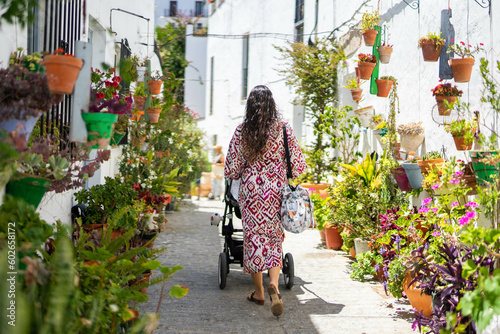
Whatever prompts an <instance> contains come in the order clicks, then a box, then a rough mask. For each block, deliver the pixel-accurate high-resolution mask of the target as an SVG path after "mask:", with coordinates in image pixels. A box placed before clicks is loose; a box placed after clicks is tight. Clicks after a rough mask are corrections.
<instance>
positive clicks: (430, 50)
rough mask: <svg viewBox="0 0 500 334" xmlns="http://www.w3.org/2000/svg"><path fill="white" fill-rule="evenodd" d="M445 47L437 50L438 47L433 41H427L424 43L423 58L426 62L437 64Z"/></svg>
mask: <svg viewBox="0 0 500 334" xmlns="http://www.w3.org/2000/svg"><path fill="white" fill-rule="evenodd" d="M442 48H443V46H440V47H439V48H438V49H436V45H435V44H434V43H433V42H432V41H425V42H423V43H422V56H423V57H424V61H427V62H436V61H438V60H439V54H440V53H441V49H442Z"/></svg>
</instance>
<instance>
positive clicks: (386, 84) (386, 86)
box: [375, 79, 394, 97]
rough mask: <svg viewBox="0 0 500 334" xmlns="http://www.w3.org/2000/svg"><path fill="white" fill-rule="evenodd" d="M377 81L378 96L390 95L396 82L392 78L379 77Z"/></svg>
mask: <svg viewBox="0 0 500 334" xmlns="http://www.w3.org/2000/svg"><path fill="white" fill-rule="evenodd" d="M375 82H376V83H377V89H378V91H377V96H379V97H387V96H389V92H390V91H391V88H392V85H393V84H394V82H393V81H392V80H383V79H377V80H375Z"/></svg>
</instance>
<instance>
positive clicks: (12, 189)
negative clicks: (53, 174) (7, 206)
mask: <svg viewBox="0 0 500 334" xmlns="http://www.w3.org/2000/svg"><path fill="white" fill-rule="evenodd" d="M51 184H52V181H51V180H49V179H46V178H43V177H38V176H35V175H29V174H21V173H15V174H14V175H13V176H12V178H11V179H10V181H9V183H7V188H6V193H7V194H9V195H12V196H13V197H17V198H22V199H24V200H25V201H26V202H27V203H28V204H31V205H33V206H34V207H35V208H37V207H38V205H39V204H40V202H41V201H42V198H43V195H45V193H46V192H47V189H49V187H50V185H51Z"/></svg>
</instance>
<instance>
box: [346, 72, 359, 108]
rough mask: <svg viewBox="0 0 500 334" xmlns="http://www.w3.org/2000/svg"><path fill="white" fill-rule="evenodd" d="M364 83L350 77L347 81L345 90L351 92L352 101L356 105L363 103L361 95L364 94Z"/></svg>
mask: <svg viewBox="0 0 500 334" xmlns="http://www.w3.org/2000/svg"><path fill="white" fill-rule="evenodd" d="M362 83H363V82H362V81H361V80H360V79H359V78H356V77H350V78H348V79H346V85H345V86H344V87H345V88H347V89H349V90H351V95H352V100H353V101H354V102H356V103H359V101H361V95H362V94H363V89H361V84H362Z"/></svg>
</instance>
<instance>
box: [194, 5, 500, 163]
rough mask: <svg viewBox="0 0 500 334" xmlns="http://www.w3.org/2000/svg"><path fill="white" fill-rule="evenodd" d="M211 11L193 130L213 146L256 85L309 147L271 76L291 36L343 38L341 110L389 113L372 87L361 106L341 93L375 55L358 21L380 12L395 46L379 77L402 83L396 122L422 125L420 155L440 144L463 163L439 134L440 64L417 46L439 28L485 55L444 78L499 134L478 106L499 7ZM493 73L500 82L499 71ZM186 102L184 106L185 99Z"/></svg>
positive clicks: (492, 57)
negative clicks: (483, 61) (480, 47)
mask: <svg viewBox="0 0 500 334" xmlns="http://www.w3.org/2000/svg"><path fill="white" fill-rule="evenodd" d="M210 6H211V7H210V8H209V13H210V16H209V24H208V43H207V57H206V69H207V72H206V84H205V87H204V91H205V101H206V102H205V104H206V106H205V113H204V114H203V116H204V117H203V119H202V120H200V121H199V126H200V127H201V128H203V129H204V130H205V131H206V133H207V139H208V140H209V142H214V143H217V144H220V145H222V146H223V149H224V150H227V146H228V143H229V141H230V138H231V136H232V133H233V131H234V129H235V127H236V126H237V125H238V124H239V123H241V121H242V119H243V116H244V111H245V103H246V99H245V98H246V95H247V94H248V92H249V91H250V90H251V88H252V87H254V86H255V85H259V84H264V85H267V86H269V88H270V89H271V90H272V92H273V95H274V97H275V100H276V102H277V104H278V106H279V107H280V110H281V111H282V113H283V116H284V118H285V120H287V121H288V122H290V123H291V124H292V125H293V127H294V130H295V132H296V134H297V136H298V137H299V139H301V142H302V143H307V142H310V140H311V136H312V130H311V128H310V127H309V126H307V119H306V120H305V119H304V115H303V108H302V107H301V106H294V105H293V103H292V101H293V99H294V97H295V96H294V91H293V87H288V86H286V85H285V82H284V78H283V77H282V76H281V75H280V74H279V73H278V71H277V69H283V64H282V63H280V61H279V60H278V59H279V57H280V54H279V52H278V51H277V50H276V49H275V48H274V46H275V45H277V46H285V45H286V44H287V43H288V42H293V41H295V40H297V39H301V40H302V41H303V42H304V43H307V42H308V40H309V38H311V40H312V41H313V42H314V40H315V38H316V37H317V38H321V37H326V36H331V37H336V38H337V39H340V41H341V42H342V43H344V46H345V47H346V50H347V51H348V53H349V54H350V55H349V56H350V58H349V59H348V61H347V66H346V67H340V68H339V78H338V85H339V86H338V92H339V94H338V101H339V102H338V106H343V105H352V106H353V107H354V108H355V109H356V108H359V107H365V106H370V105H372V106H374V108H375V111H376V113H381V114H382V115H383V116H385V117H387V116H388V113H389V100H388V99H387V98H380V97H377V96H376V95H371V94H369V90H370V87H369V86H370V83H369V82H366V83H364V84H363V85H362V87H361V88H363V90H364V91H363V100H362V101H361V102H360V105H359V106H358V105H356V104H355V103H354V102H353V100H352V98H351V94H350V91H349V90H348V89H346V88H344V87H342V86H343V85H344V84H345V78H347V77H349V76H352V75H354V73H355V67H356V62H355V60H356V59H357V55H358V53H372V48H371V47H367V46H365V45H364V43H363V42H362V39H361V31H360V26H359V22H360V21H361V17H362V14H363V13H364V12H365V11H373V10H377V9H379V11H380V15H381V25H382V26H383V37H382V38H383V41H386V42H387V43H388V44H391V45H393V46H394V52H393V54H392V58H391V61H390V63H389V64H380V74H379V75H380V76H385V75H390V76H393V77H395V78H396V79H397V80H398V95H399V98H400V113H399V114H397V116H396V122H397V124H405V123H409V122H420V121H422V122H423V125H424V127H425V133H426V139H425V141H424V143H423V145H422V146H421V148H420V149H419V151H418V152H417V154H423V153H425V152H428V151H431V150H441V149H442V148H443V147H444V148H445V149H446V153H447V156H457V157H459V158H461V159H464V158H466V157H465V156H464V153H462V152H458V151H456V149H455V145H454V142H453V138H452V136H451V135H450V134H448V133H446V132H445V131H444V127H443V122H444V121H446V120H447V119H446V118H444V117H443V116H438V114H437V108H436V101H435V99H434V97H433V96H432V93H431V89H432V88H434V87H435V86H436V85H437V84H438V83H439V79H440V77H439V73H440V69H439V66H440V65H439V62H437V63H429V62H424V61H423V59H422V54H421V50H419V49H418V40H419V39H420V37H423V36H426V35H427V34H428V33H429V32H439V31H440V30H441V29H442V26H443V25H444V24H451V27H452V30H453V31H454V34H455V41H456V42H457V43H458V42H459V41H464V42H465V43H467V44H471V45H474V46H475V45H477V44H479V43H483V44H484V51H481V52H480V53H479V54H478V55H477V56H476V64H475V66H474V69H473V72H472V77H471V80H470V82H469V83H455V82H454V81H453V79H451V80H449V81H448V82H451V83H452V84H453V85H457V86H458V88H459V89H460V90H462V91H463V92H464V94H463V96H462V99H463V100H464V101H465V102H468V103H470V107H471V110H478V111H480V114H481V120H482V121H485V122H486V124H487V125H488V127H491V128H493V129H497V124H496V116H495V115H493V113H492V111H491V110H490V106H489V105H487V104H484V103H481V102H480V98H481V95H482V90H483V84H482V79H481V76H480V71H479V59H480V58H482V57H486V58H487V59H488V60H489V61H490V66H491V67H492V68H495V67H496V62H497V60H499V57H498V54H499V51H498V50H499V49H500V20H499V19H500V8H499V7H496V6H495V5H494V4H492V3H490V2H489V1H474V0H470V1H460V2H452V3H451V8H448V1H447V0H439V1H432V2H429V1H425V2H424V1H403V0H400V1H398V0H392V1H378V0H377V1H375V0H371V1H362V0H354V1H342V0H333V1H332V0H316V1H313V0H294V1H290V0H288V1H285V0H274V1H266V0H255V1H243V0H224V1H222V0H214V2H212V3H211V4H210ZM378 6H380V7H378ZM450 16H451V17H450ZM349 32H350V33H351V34H353V35H354V36H353V38H351V39H349V40H348V41H347V42H346V40H347V39H346V38H342V37H346V36H347V35H346V34H348V33H349ZM187 54H189V50H188V52H187ZM188 60H189V58H188ZM492 72H495V70H492ZM494 74H495V76H496V77H497V78H498V75H499V73H494ZM187 88H188V87H186V89H187ZM186 95H187V96H188V92H186ZM186 103H187V104H189V100H187V101H186ZM452 117H453V115H452ZM451 119H452V118H450V119H448V120H447V121H450V120H451ZM304 120H305V121H304ZM484 130H485V131H487V130H486V129H485V128H484ZM361 131H362V133H363V134H362V137H361V141H362V151H373V150H377V151H379V152H381V150H382V148H381V147H380V144H378V142H377V141H376V140H375V137H374V136H373V133H372V131H371V130H369V129H368V130H367V129H361ZM467 158H468V156H467Z"/></svg>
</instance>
